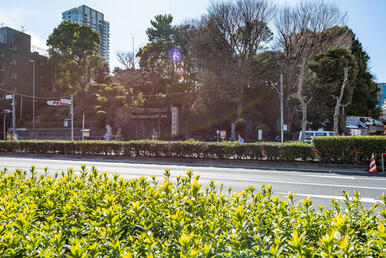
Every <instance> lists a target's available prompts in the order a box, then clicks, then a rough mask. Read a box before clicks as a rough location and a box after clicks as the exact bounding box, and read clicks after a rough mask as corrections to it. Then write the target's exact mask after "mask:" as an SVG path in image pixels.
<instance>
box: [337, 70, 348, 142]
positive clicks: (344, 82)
mask: <svg viewBox="0 0 386 258" xmlns="http://www.w3.org/2000/svg"><path fill="white" fill-rule="evenodd" d="M348 69H349V68H348V67H345V68H344V77H343V82H342V86H341V87H340V95H339V97H336V96H334V97H335V98H336V104H335V111H334V134H335V135H339V111H340V107H341V103H342V99H343V95H344V88H345V87H346V85H347V81H348Z"/></svg>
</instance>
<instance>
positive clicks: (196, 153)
mask: <svg viewBox="0 0 386 258" xmlns="http://www.w3.org/2000/svg"><path fill="white" fill-rule="evenodd" d="M0 151H3V152H5V151H7V152H25V153H39V154H80V155H115V156H130V157H140V156H144V157H167V158H176V157H177V158H197V159H244V160H260V159H268V160H287V161H293V160H295V159H297V158H303V159H304V160H306V159H311V158H312V153H313V148H312V146H311V145H310V144H307V143H299V142H292V143H285V144H279V143H264V142H263V143H242V144H240V143H237V142H224V143H217V142H190V141H185V142H167V141H150V140H142V141H127V142H106V141H74V142H71V141H0Z"/></svg>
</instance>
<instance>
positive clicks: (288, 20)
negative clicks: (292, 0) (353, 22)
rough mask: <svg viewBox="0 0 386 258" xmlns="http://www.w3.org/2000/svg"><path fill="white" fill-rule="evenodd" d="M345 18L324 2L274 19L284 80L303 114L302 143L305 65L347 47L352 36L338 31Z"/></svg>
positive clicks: (305, 3) (306, 100)
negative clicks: (335, 49)
mask: <svg viewBox="0 0 386 258" xmlns="http://www.w3.org/2000/svg"><path fill="white" fill-rule="evenodd" d="M344 21H345V14H344V13H342V12H340V10H339V9H338V7H337V6H335V5H333V4H327V3H326V2H324V1H323V0H319V1H309V0H308V1H302V2H300V3H299V4H298V5H297V6H296V7H294V8H291V7H284V8H282V9H281V10H280V11H279V14H278V15H277V16H276V20H275V27H276V30H277V33H278V46H279V47H280V49H282V51H283V52H284V56H285V59H286V60H285V67H286V71H285V72H286V77H287V82H288V84H289V87H292V88H293V90H294V92H295V95H296V98H297V99H298V101H299V103H300V107H301V112H302V121H301V125H302V131H303V134H302V140H304V135H305V134H304V132H305V130H306V126H307V105H308V104H309V103H310V101H311V99H310V98H307V97H305V96H304V93H303V85H304V80H305V79H306V78H307V77H308V76H309V75H310V71H309V69H307V63H308V61H309V60H310V59H311V58H312V56H314V55H315V54H318V53H321V52H324V51H326V50H327V49H329V48H333V47H346V48H347V47H349V46H350V45H351V40H352V36H351V34H350V33H349V31H348V30H343V29H342V28H341V27H339V26H342V25H343V23H344Z"/></svg>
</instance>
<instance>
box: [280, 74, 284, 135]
mask: <svg viewBox="0 0 386 258" xmlns="http://www.w3.org/2000/svg"><path fill="white" fill-rule="evenodd" d="M283 120H284V119H283V74H282V73H281V74H280V140H281V143H283V142H284V128H283V127H284V121H283Z"/></svg>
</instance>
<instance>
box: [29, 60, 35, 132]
mask: <svg viewBox="0 0 386 258" xmlns="http://www.w3.org/2000/svg"><path fill="white" fill-rule="evenodd" d="M30 62H31V63H32V139H35V60H30Z"/></svg>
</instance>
